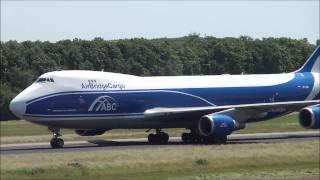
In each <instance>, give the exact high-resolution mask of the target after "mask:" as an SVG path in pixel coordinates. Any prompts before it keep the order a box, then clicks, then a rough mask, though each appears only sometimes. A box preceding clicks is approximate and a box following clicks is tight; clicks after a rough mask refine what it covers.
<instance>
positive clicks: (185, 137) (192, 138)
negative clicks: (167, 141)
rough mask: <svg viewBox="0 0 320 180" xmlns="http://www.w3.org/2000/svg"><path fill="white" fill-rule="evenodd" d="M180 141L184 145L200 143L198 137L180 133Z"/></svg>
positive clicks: (192, 134)
mask: <svg viewBox="0 0 320 180" xmlns="http://www.w3.org/2000/svg"><path fill="white" fill-rule="evenodd" d="M181 139H182V141H183V142H184V143H186V144H190V143H197V142H201V139H200V137H198V136H197V135H196V134H194V133H182V135H181Z"/></svg>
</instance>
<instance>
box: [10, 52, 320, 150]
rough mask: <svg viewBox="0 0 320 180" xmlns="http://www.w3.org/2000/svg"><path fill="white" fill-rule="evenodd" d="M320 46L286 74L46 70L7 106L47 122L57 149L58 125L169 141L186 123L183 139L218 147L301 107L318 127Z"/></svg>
mask: <svg viewBox="0 0 320 180" xmlns="http://www.w3.org/2000/svg"><path fill="white" fill-rule="evenodd" d="M319 66H320V47H317V49H316V50H315V51H314V53H313V54H312V55H311V56H310V57H309V58H308V60H307V61H306V63H305V64H304V65H303V66H302V67H301V68H300V69H299V70H297V71H295V72H292V73H283V74H259V75H217V76H216V75H215V76H213V75H206V76H161V77H139V76H133V75H126V74H119V73H111V72H98V71H80V70H68V71H54V72H48V73H45V74H43V75H41V76H40V77H39V78H38V79H37V80H36V81H35V82H34V83H33V84H31V85H30V86H29V87H28V88H26V89H25V90H23V91H22V92H21V93H20V94H19V95H17V96H16V97H15V98H14V99H13V100H12V101H11V103H10V109H11V111H12V112H13V113H14V114H15V115H16V116H18V117H19V118H21V119H25V120H27V121H30V122H32V123H36V124H40V125H44V126H47V127H48V128H49V129H50V130H51V131H52V133H53V138H52V140H51V146H52V148H62V147H63V145H64V141H63V140H62V138H61V137H60V136H61V134H60V128H69V129H75V132H76V133H77V134H79V135H81V136H93V135H100V134H103V133H104V132H106V131H108V130H111V129H120V128H121V129H133V128H141V129H142V128H148V129H155V133H151V134H149V136H148V140H149V142H150V143H157V144H158V143H161V144H163V143H167V142H168V140H169V136H168V134H167V133H165V132H164V131H163V129H165V128H186V129H189V130H190V132H189V133H183V134H182V140H183V141H184V142H186V143H206V144H220V143H225V142H226V141H227V136H228V135H230V134H231V133H232V132H233V131H236V130H239V129H243V128H245V125H246V123H249V122H257V121H263V120H268V119H271V118H275V117H279V116H282V115H285V114H288V113H290V112H294V111H300V114H299V121H300V124H301V126H302V127H304V128H311V129H319V128H320V106H319V98H320V94H319V83H320V82H319V78H320V77H319V76H320V75H319V69H320V67H319Z"/></svg>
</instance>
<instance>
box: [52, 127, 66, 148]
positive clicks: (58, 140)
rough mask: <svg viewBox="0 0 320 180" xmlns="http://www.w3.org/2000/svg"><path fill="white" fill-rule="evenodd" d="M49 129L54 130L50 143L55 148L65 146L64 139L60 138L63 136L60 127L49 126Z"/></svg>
mask: <svg viewBox="0 0 320 180" xmlns="http://www.w3.org/2000/svg"><path fill="white" fill-rule="evenodd" d="M48 129H49V130H50V131H51V132H52V134H53V138H52V139H51V141H50V145H51V147H52V148H53V149H58V148H63V145H64V141H63V139H61V138H59V137H60V136H61V134H60V128H55V127H48Z"/></svg>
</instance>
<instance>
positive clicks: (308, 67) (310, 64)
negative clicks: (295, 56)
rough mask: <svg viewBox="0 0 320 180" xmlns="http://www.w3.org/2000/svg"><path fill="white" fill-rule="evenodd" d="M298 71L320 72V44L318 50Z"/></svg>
mask: <svg viewBox="0 0 320 180" xmlns="http://www.w3.org/2000/svg"><path fill="white" fill-rule="evenodd" d="M296 72H298V73H301V72H315V73H319V72H320V46H317V48H316V50H315V51H314V52H313V53H312V54H311V56H310V57H309V58H308V60H307V61H306V62H305V63H304V65H303V66H302V67H301V68H300V69H299V70H297V71H296Z"/></svg>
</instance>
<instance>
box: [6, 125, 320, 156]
mask: <svg viewBox="0 0 320 180" xmlns="http://www.w3.org/2000/svg"><path fill="white" fill-rule="evenodd" d="M287 141H319V142H320V131H303V132H285V133H256V134H236V135H230V136H228V142H227V144H250V143H282V142H287ZM183 146H201V145H198V144H192V145H190V144H189V145H188V144H184V143H182V141H181V139H180V137H171V138H170V140H169V143H168V144H166V145H150V144H149V143H148V142H147V139H146V138H138V139H113V140H95V141H89V142H87V141H67V142H65V146H64V148H63V149H51V147H50V144H49V142H48V143H26V144H2V145H0V154H1V156H2V155H10V154H28V153H53V152H59V153H63V152H79V151H93V150H104V151H105V150H117V149H118V150H121V149H146V148H163V147H183ZM210 146H216V145H210Z"/></svg>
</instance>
